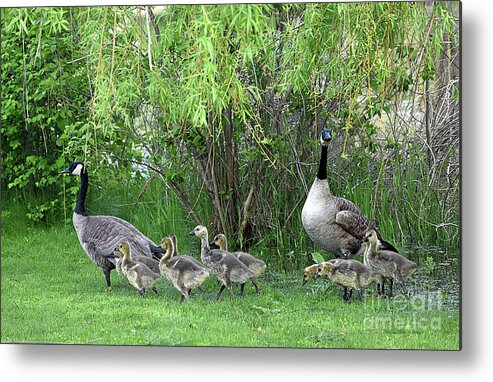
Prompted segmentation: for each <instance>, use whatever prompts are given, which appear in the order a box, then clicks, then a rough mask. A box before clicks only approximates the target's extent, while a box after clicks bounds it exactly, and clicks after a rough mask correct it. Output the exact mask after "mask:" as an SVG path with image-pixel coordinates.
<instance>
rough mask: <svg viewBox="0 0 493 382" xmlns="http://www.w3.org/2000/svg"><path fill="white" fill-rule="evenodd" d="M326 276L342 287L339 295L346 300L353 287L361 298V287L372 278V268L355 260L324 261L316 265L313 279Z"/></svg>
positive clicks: (350, 294) (365, 285)
mask: <svg viewBox="0 0 493 382" xmlns="http://www.w3.org/2000/svg"><path fill="white" fill-rule="evenodd" d="M320 276H325V277H327V278H328V279H329V280H330V281H332V282H333V283H334V284H337V285H340V286H342V287H343V291H342V294H341V297H342V298H343V299H344V300H345V301H346V302H347V301H349V299H350V298H351V296H352V290H353V289H355V290H356V291H357V292H358V294H359V297H360V299H361V300H363V289H364V288H366V287H367V285H368V284H369V283H370V282H372V281H373V280H374V277H373V272H372V270H371V269H370V268H369V267H367V266H366V265H364V264H363V263H361V262H359V261H356V260H339V261H338V262H332V261H324V262H322V263H320V264H319V265H318V269H317V273H316V274H315V275H314V276H313V278H314V279H316V278H317V277H320Z"/></svg>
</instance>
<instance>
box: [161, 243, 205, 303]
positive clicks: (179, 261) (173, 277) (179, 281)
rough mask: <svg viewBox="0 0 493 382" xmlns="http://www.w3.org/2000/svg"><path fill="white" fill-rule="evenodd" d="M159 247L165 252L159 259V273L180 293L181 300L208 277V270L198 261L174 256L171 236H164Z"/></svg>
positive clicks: (187, 296)
mask: <svg viewBox="0 0 493 382" xmlns="http://www.w3.org/2000/svg"><path fill="white" fill-rule="evenodd" d="M161 247H162V248H164V249H165V250H166V253H165V254H164V256H163V257H162V258H161V260H160V261H159V269H160V271H161V275H163V276H165V277H166V278H167V279H168V280H169V281H171V283H172V284H173V286H174V287H175V288H176V289H177V290H178V291H179V292H180V293H181V302H183V301H185V300H186V299H188V298H189V297H190V296H191V291H192V289H194V288H200V286H201V285H202V283H203V282H204V281H205V280H206V279H207V277H209V270H208V269H207V268H206V267H205V266H204V265H202V264H200V263H199V262H198V261H192V260H190V258H189V257H188V256H179V255H176V256H174V255H173V254H174V253H176V252H175V247H174V243H173V238H172V237H165V238H164V239H163V240H162V241H161Z"/></svg>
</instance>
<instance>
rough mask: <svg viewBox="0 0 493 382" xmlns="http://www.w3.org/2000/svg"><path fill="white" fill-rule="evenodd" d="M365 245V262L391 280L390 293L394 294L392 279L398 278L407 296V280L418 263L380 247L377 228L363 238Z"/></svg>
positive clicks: (381, 275)
mask: <svg viewBox="0 0 493 382" xmlns="http://www.w3.org/2000/svg"><path fill="white" fill-rule="evenodd" d="M363 243H364V246H365V253H364V259H365V263H366V264H368V265H369V267H370V268H371V269H372V270H373V271H374V272H375V273H377V274H379V275H380V277H383V278H385V279H387V280H389V281H390V295H391V296H392V281H393V280H396V281H397V282H398V283H399V285H400V286H401V288H402V291H403V292H404V295H405V296H407V295H408V292H407V289H406V285H405V281H406V280H408V279H409V277H411V275H412V274H413V273H414V272H415V271H416V268H417V266H416V263H415V262H414V261H411V260H409V259H406V258H405V257H404V256H401V255H399V254H398V253H395V252H392V251H387V250H383V249H380V248H379V245H378V244H379V239H378V235H377V232H376V231H375V230H370V231H368V232H367V233H366V234H365V237H364V239H363Z"/></svg>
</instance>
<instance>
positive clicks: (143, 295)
mask: <svg viewBox="0 0 493 382" xmlns="http://www.w3.org/2000/svg"><path fill="white" fill-rule="evenodd" d="M145 294H146V290H145V289H144V288H142V289H139V295H140V297H142V298H144V297H145Z"/></svg>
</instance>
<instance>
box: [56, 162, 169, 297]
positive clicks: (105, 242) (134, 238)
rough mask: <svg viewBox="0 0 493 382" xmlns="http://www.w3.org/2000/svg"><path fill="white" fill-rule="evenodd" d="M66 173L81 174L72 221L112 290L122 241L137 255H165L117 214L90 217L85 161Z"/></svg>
mask: <svg viewBox="0 0 493 382" xmlns="http://www.w3.org/2000/svg"><path fill="white" fill-rule="evenodd" d="M62 173H67V174H70V175H75V176H80V189H79V195H78V196H77V203H76V205H75V211H74V215H73V217H72V221H73V224H74V228H75V232H76V233H77V237H78V238H79V242H80V245H81V246H82V249H84V251H85V252H86V254H87V255H88V256H89V258H90V259H91V260H92V261H93V262H94V263H95V264H96V265H97V266H99V267H100V268H101V269H102V270H103V273H104V276H105V277H106V284H107V286H108V289H111V279H110V272H111V271H112V270H113V269H114V268H115V265H116V260H115V258H114V256H113V249H114V248H115V247H116V246H118V245H119V244H120V243H121V242H122V241H127V242H128V243H129V244H130V246H131V247H132V251H133V253H134V254H135V256H144V257H151V256H155V257H156V258H157V259H160V258H161V253H163V252H164V250H163V249H162V248H161V247H158V246H157V245H156V244H154V243H153V242H152V240H151V239H149V238H148V237H147V236H145V235H144V234H142V233H141V232H140V231H139V230H138V229H137V228H135V227H134V226H133V225H132V224H130V223H128V222H127V221H125V220H123V219H120V218H117V217H115V216H89V215H88V214H87V213H86V209H85V201H86V194H87V188H88V186H89V176H88V174H87V169H86V167H85V166H84V163H82V162H72V163H70V166H68V167H67V168H66V169H65V170H63V171H62Z"/></svg>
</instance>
